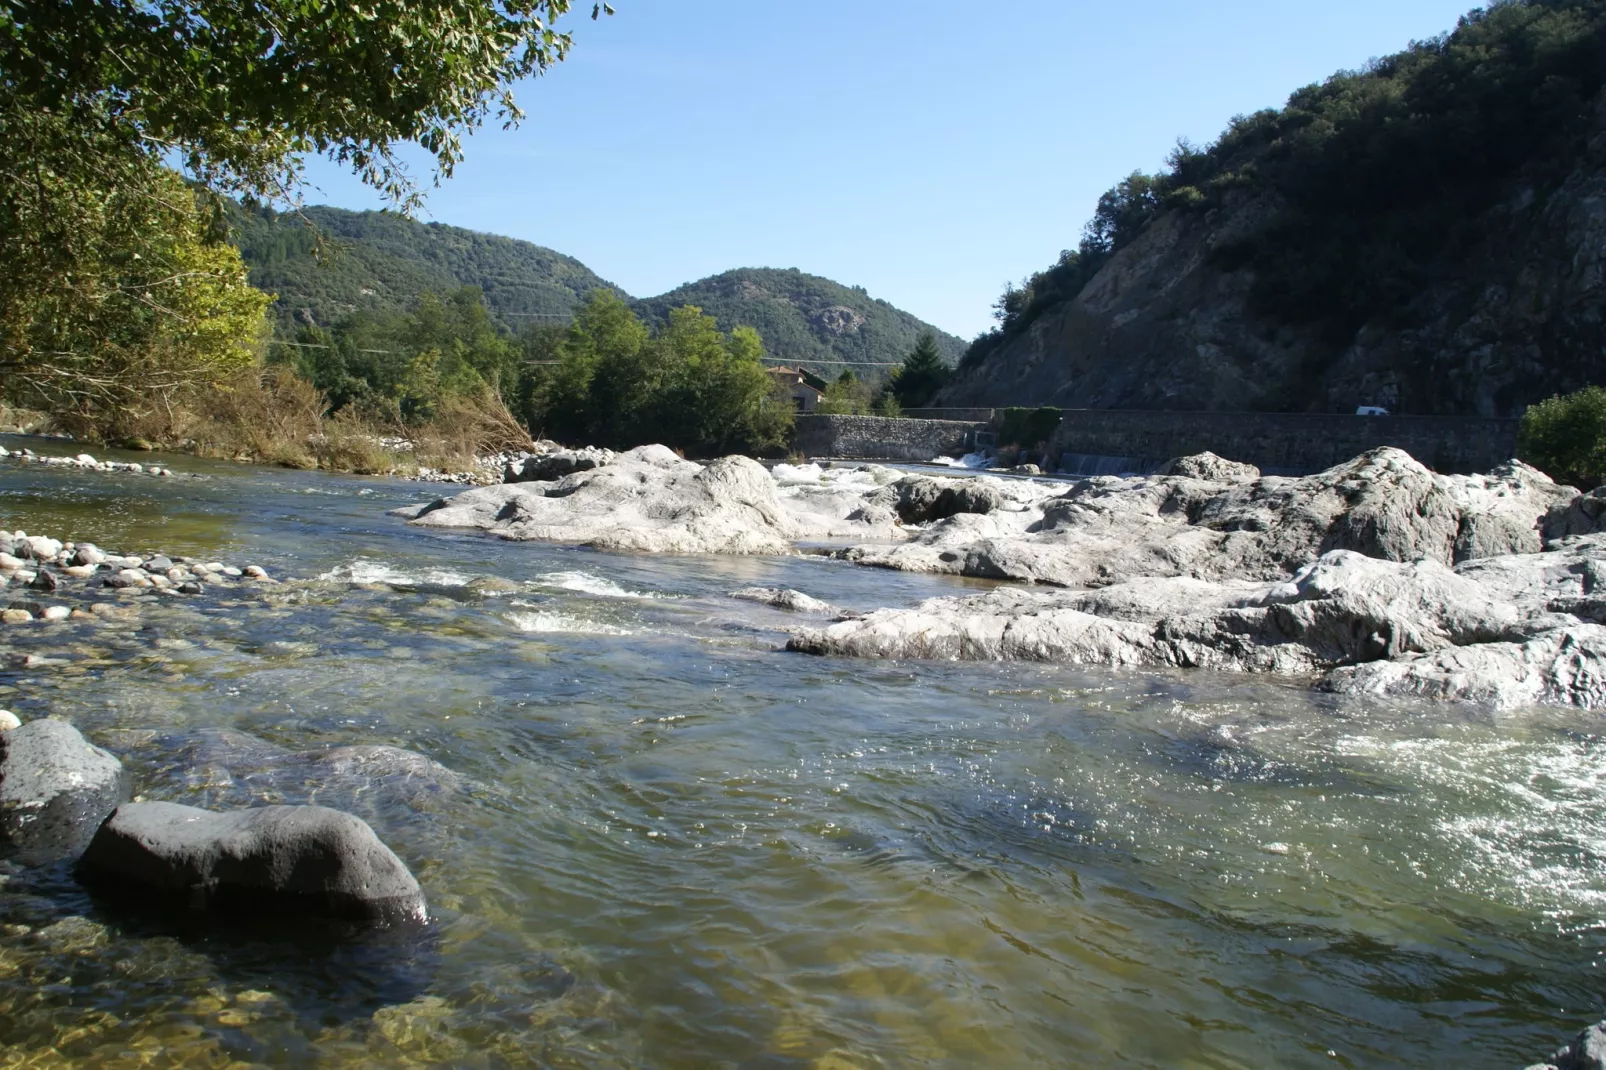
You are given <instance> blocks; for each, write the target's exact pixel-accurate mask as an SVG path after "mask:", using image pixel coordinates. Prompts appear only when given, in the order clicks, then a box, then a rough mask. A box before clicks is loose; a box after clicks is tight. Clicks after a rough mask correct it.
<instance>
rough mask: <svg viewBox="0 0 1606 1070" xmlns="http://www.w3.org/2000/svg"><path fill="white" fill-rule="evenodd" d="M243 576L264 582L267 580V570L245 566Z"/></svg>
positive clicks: (258, 566) (254, 566)
mask: <svg viewBox="0 0 1606 1070" xmlns="http://www.w3.org/2000/svg"><path fill="white" fill-rule="evenodd" d="M245 574H246V575H247V576H249V577H251V578H252V579H253V580H265V579H268V578H269V577H268V570H267V569H265V568H263V567H261V566H260V565H247V566H245Z"/></svg>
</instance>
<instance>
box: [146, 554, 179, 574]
mask: <svg viewBox="0 0 1606 1070" xmlns="http://www.w3.org/2000/svg"><path fill="white" fill-rule="evenodd" d="M172 567H173V559H172V558H170V557H167V556H166V555H165V554H157V555H156V556H155V557H152V558H150V559H149V560H147V561H146V562H145V571H146V572H166V571H167V570H168V569H170V568H172Z"/></svg>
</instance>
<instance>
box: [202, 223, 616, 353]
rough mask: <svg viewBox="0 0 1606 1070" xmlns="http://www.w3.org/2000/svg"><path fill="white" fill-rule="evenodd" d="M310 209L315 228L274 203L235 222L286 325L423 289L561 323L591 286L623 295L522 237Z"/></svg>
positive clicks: (379, 305)
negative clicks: (320, 252) (461, 294)
mask: <svg viewBox="0 0 1606 1070" xmlns="http://www.w3.org/2000/svg"><path fill="white" fill-rule="evenodd" d="M305 215H306V217H307V219H308V220H310V221H311V222H312V223H313V224H314V226H315V227H316V228H317V229H316V231H314V230H313V229H312V228H309V227H308V226H307V225H306V223H305V222H304V221H302V220H301V219H299V218H297V217H296V216H293V215H277V214H275V213H273V212H272V211H270V210H255V211H252V210H248V209H243V208H242V209H240V210H239V211H237V212H235V213H233V218H232V219H231V222H232V223H233V225H234V233H235V241H236V244H238V245H239V247H240V252H241V254H242V255H243V256H244V258H245V262H246V264H247V265H248V266H249V267H250V269H251V282H252V284H253V285H255V286H257V287H258V288H260V289H263V290H267V291H268V292H270V293H274V294H277V295H278V300H277V302H275V305H274V316H275V320H276V321H277V322H278V323H279V324H281V325H285V324H289V323H292V322H295V323H309V322H310V323H316V324H320V325H328V324H331V323H333V322H335V321H336V320H339V319H340V318H341V317H343V316H345V315H348V314H350V313H351V312H354V311H358V310H370V311H402V310H405V309H406V308H408V307H409V306H410V305H411V304H412V302H413V301H415V300H416V299H417V297H418V295H419V294H420V293H423V292H425V291H429V292H432V293H435V294H438V295H440V294H446V293H448V292H450V291H452V290H455V289H458V288H459V287H462V286H478V287H479V288H480V289H481V290H483V291H484V292H485V302H486V304H487V306H489V308H490V310H491V312H492V314H494V315H495V316H496V317H497V318H498V319H501V320H502V321H503V322H504V323H506V324H508V325H510V326H512V327H514V328H518V327H522V326H524V325H525V324H527V323H530V322H548V323H550V322H562V321H563V319H564V318H566V317H567V316H569V315H570V314H571V313H572V312H573V311H574V309H575V307H576V305H578V304H579V302H581V301H583V300H584V299H585V297H586V296H587V295H588V294H590V293H591V291H593V290H596V289H609V290H614V291H615V292H621V291H619V289H618V287H616V286H614V285H613V284H612V283H610V282H607V281H606V280H604V279H602V278H599V277H598V276H597V275H596V274H595V273H594V272H592V271H591V269H590V268H588V267H586V266H585V265H584V264H582V263H580V261H578V260H576V259H574V258H573V257H569V256H564V255H563V254H562V253H557V252H554V251H552V250H551V249H547V248H543V247H542V246H539V245H534V244H531V243H530V242H526V241H519V240H517V239H515V238H504V237H499V236H498V235H495V234H481V233H478V232H476V231H472V230H464V229H462V228H460V227H449V226H445V225H443V224H440V223H420V222H418V221H416V220H412V219H406V218H404V217H402V216H398V215H395V214H392V213H389V212H348V211H345V210H343V209H340V208H329V207H324V206H318V207H312V208H308V209H306V210H305ZM320 234H321V235H322V236H323V239H324V242H325V246H326V248H327V249H328V252H329V255H328V256H326V257H325V259H324V261H323V262H320V261H319V259H318V256H317V255H316V252H315V249H316V245H317V242H318V239H319V235H320ZM532 313H533V314H536V315H534V316H532V315H531V314H532Z"/></svg>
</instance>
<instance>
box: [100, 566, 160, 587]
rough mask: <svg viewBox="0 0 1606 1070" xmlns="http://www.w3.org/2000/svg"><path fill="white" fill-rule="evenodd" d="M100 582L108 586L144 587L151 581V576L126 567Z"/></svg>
mask: <svg viewBox="0 0 1606 1070" xmlns="http://www.w3.org/2000/svg"><path fill="white" fill-rule="evenodd" d="M100 582H101V583H104V584H105V585H106V586H107V587H144V586H145V585H146V584H148V583H150V577H149V576H147V575H146V574H145V573H143V572H139V571H137V570H135V569H131V568H125V569H123V570H122V571H121V572H115V573H113V574H112V575H110V576H107V577H106V578H105V579H103V580H101V581H100Z"/></svg>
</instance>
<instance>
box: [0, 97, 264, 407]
mask: <svg viewBox="0 0 1606 1070" xmlns="http://www.w3.org/2000/svg"><path fill="white" fill-rule="evenodd" d="M96 136H97V131H96V130H95V129H94V128H91V129H88V130H76V129H67V128H66V126H65V124H63V122H62V121H61V120H60V118H59V117H58V116H54V115H50V114H44V113H35V114H29V113H26V112H23V111H19V110H17V109H4V108H0V140H3V141H4V143H5V144H6V146H7V152H6V153H5V154H4V156H0V389H3V391H4V393H5V396H6V397H7V398H8V399H9V400H11V401H12V402H15V403H18V404H21V405H25V406H36V407H40V408H44V409H47V410H49V411H51V412H53V413H55V414H56V415H57V416H58V417H59V418H60V419H61V420H62V421H63V422H64V423H66V424H67V425H68V426H69V427H70V428H71V429H72V430H74V431H75V432H77V433H80V434H91V435H92V434H102V435H110V436H116V435H121V434H125V433H127V431H128V429H129V428H130V427H131V426H133V425H134V424H135V423H137V422H138V421H139V420H140V418H141V417H142V416H144V415H146V414H149V413H150V412H152V411H155V410H158V409H161V408H163V407H169V406H171V405H172V404H173V403H174V401H175V399H176V398H177V397H178V396H179V395H180V394H182V392H183V391H185V390H186V389H189V388H192V387H194V386H196V385H198V384H201V383H204V382H207V381H210V380H212V379H215V378H217V377H219V376H221V375H223V374H225V373H227V372H228V371H230V370H232V369H234V368H238V367H242V366H245V365H248V364H250V363H251V362H252V361H253V360H254V359H255V355H256V351H257V349H258V347H259V342H260V340H261V339H262V337H263V336H264V332H265V325H266V321H265V318H264V311H265V309H266V307H267V303H268V297H267V296H266V295H264V294H262V293H261V292H259V291H257V290H255V289H253V288H252V287H251V286H250V284H249V283H248V282H247V280H246V270H245V265H244V264H243V263H242V262H241V260H240V256H239V253H238V252H236V251H235V250H234V248H233V247H232V246H230V245H228V244H227V243H226V242H223V241H222V240H221V236H220V235H219V234H217V233H216V231H215V229H214V228H213V227H212V225H211V223H212V219H211V217H210V216H209V214H208V213H207V212H206V211H204V210H203V208H202V206H201V205H200V204H199V203H197V199H196V195H195V192H194V190H193V189H191V188H190V187H189V186H188V185H186V184H185V183H184V182H183V181H182V180H181V179H180V178H179V177H178V176H177V175H175V174H174V173H173V172H171V171H169V170H167V169H166V168H164V167H162V166H161V165H160V164H159V163H157V162H156V161H154V160H151V159H147V158H144V157H137V156H136V157H124V156H117V155H116V154H112V155H110V156H109V157H108V156H102V155H101V154H99V153H98V152H96V151H95V148H94V144H93V141H94V138H95V137H96ZM86 139H87V140H86ZM86 145H87V147H86Z"/></svg>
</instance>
